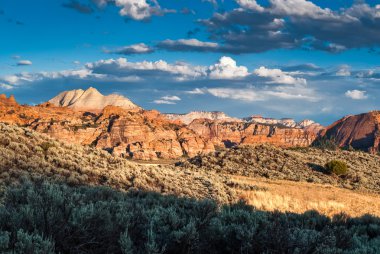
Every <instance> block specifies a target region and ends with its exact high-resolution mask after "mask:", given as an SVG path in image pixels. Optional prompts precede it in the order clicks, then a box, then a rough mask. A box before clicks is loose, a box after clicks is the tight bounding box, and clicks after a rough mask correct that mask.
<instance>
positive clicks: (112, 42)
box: [0, 0, 380, 125]
mask: <svg viewBox="0 0 380 254" xmlns="http://www.w3.org/2000/svg"><path fill="white" fill-rule="evenodd" d="M0 31H1V33H2V36H1V39H0V93H5V94H7V95H10V94H14V95H15V97H16V99H17V101H19V102H20V103H24V104H31V105H35V104H39V103H42V102H45V101H47V100H49V99H51V98H52V97H54V96H56V95H57V94H59V93H60V92H62V91H65V90H72V89H79V88H81V89H87V88H88V87H95V88H97V89H98V90H99V91H100V92H102V93H103V94H110V93H118V94H121V95H124V96H126V97H128V98H129V99H131V100H132V101H133V102H135V103H136V104H138V105H140V106H142V107H143V108H146V109H157V110H159V111H161V112H167V113H186V112H189V111H193V110H204V111H223V112H225V113H227V114H229V115H231V116H234V117H247V116H250V115H262V116H264V117H273V118H288V117H290V118H295V119H296V120H298V121H300V120H302V119H312V120H314V121H317V122H319V123H321V124H324V125H328V124H331V123H332V122H334V121H335V120H337V119H339V118H341V117H343V116H345V115H348V114H358V113H362V112H367V111H370V110H376V109H379V108H380V105H379V104H380V103H379V99H380V87H379V86H380V62H379V60H380V48H379V46H380V0H371V1H364V0H361V1H351V0H336V1H323V0H310V1H306V0H257V1H255V0H224V1H221V0H51V1H46V0H34V1H30V0H0Z"/></svg>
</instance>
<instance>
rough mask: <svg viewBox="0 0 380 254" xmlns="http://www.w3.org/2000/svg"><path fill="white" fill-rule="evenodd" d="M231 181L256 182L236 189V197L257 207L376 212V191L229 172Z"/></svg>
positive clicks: (378, 213)
mask: <svg viewBox="0 0 380 254" xmlns="http://www.w3.org/2000/svg"><path fill="white" fill-rule="evenodd" d="M231 177H232V180H233V181H234V182H237V183H239V184H244V185H253V186H256V188H254V189H253V190H238V193H239V197H240V198H242V199H244V200H246V201H247V203H248V204H250V205H252V206H254V207H256V208H257V209H259V210H265V211H275V210H278V211H281V212H293V213H304V212H306V211H308V210H316V211H318V212H319V213H321V214H324V215H326V216H333V215H336V214H339V213H345V214H347V215H350V216H352V217H359V216H362V215H364V214H371V215H375V216H380V195H378V194H373V193H366V192H359V191H352V190H347V189H343V188H337V187H334V186H331V185H327V184H314V183H305V182H294V181H286V180H268V179H262V178H250V177H242V176H231Z"/></svg>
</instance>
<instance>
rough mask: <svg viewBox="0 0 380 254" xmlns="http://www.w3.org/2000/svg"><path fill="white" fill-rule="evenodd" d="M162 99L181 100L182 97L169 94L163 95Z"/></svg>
mask: <svg viewBox="0 0 380 254" xmlns="http://www.w3.org/2000/svg"><path fill="white" fill-rule="evenodd" d="M161 99H163V100H166V101H180V100H181V98H179V97H178V96H175V95H173V96H169V95H167V96H164V97H161Z"/></svg>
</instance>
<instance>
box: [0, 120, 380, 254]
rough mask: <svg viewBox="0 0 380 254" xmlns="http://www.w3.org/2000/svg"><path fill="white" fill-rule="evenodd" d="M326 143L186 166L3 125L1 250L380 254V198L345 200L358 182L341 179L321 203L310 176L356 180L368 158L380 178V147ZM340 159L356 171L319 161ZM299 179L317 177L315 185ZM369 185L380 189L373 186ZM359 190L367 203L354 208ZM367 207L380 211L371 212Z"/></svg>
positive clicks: (223, 154)
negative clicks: (138, 159) (377, 152)
mask: <svg viewBox="0 0 380 254" xmlns="http://www.w3.org/2000/svg"><path fill="white" fill-rule="evenodd" d="M321 153H322V151H321V150H318V149H280V148H274V147H269V146H257V147H239V148H233V149H230V150H222V151H218V152H216V153H214V154H209V155H205V156H197V157H194V158H191V159H188V160H186V161H183V162H180V163H178V164H177V166H174V165H170V164H165V165H159V164H156V165H154V164H152V165H149V164H137V163H135V162H130V161H127V160H125V159H122V158H117V157H114V156H112V155H110V154H109V153H107V152H105V151H102V150H98V149H95V148H92V147H89V146H79V145H69V144H66V143H63V142H60V141H57V140H54V139H51V138H49V137H48V136H46V135H44V134H40V133H37V132H34V131H32V130H30V129H26V128H20V127H15V126H12V125H6V124H0V158H1V160H0V170H1V173H0V184H1V185H0V186H1V199H0V200H1V202H0V252H2V253H378V252H379V251H380V219H379V218H378V217H373V216H372V215H378V214H377V213H376V212H373V209H377V206H373V205H372V206H371V203H370V202H367V201H368V200H370V201H373V202H376V201H377V200H379V199H378V196H376V197H373V198H372V197H371V196H360V194H358V193H357V194H355V195H357V196H352V198H351V199H346V200H345V198H346V197H348V196H349V195H350V194H349V192H350V191H348V190H345V192H347V193H344V195H343V194H342V193H343V192H342V189H340V190H341V191H339V188H335V189H334V192H332V191H331V190H327V191H328V192H329V193H337V195H339V198H340V200H337V201H334V200H331V197H326V198H325V199H323V200H322V199H321V200H320V201H315V200H316V199H318V195H319V196H324V195H325V193H322V192H321V193H319V192H317V191H316V190H317V189H310V188H311V184H315V183H307V182H310V180H308V179H309V178H307V177H310V176H311V177H315V179H317V180H319V181H320V182H321V183H332V184H334V185H337V186H339V187H342V186H343V187H347V186H345V185H343V184H345V181H348V183H350V182H349V181H350V180H349V179H351V178H352V177H353V176H352V174H353V173H354V172H355V171H354V167H353V166H354V165H356V164H353V163H354V160H355V159H359V158H361V157H360V156H363V158H364V159H363V158H362V162H364V164H363V165H364V166H365V167H368V168H370V166H374V167H373V168H372V169H370V170H369V171H368V172H373V176H376V172H378V171H377V170H378V168H377V167H376V162H375V161H374V160H375V159H376V158H377V157H373V156H371V155H369V154H364V153H357V154H356V156H357V157H354V155H352V154H349V152H346V151H344V152H342V153H343V155H342V154H339V153H337V154H329V155H326V156H325V157H322V158H320V157H318V156H322V155H321ZM329 153H334V152H332V151H329ZM276 156H277V157H276ZM366 156H367V157H366ZM349 157H351V159H349ZM318 158H319V159H318ZM335 158H336V159H337V160H342V161H344V162H345V163H347V165H348V173H347V175H344V176H337V175H336V174H329V173H328V172H327V171H326V169H325V168H324V166H321V167H322V168H323V170H322V169H321V170H318V169H319V168H313V167H312V166H310V165H309V164H308V163H311V162H312V161H313V162H315V163H316V164H315V165H325V163H326V162H329V161H331V160H332V159H335ZM271 160H272V161H271ZM287 160H289V161H288V162H286V161H287ZM285 162H286V163H285ZM283 163H285V166H284V164H283ZM287 163H289V164H287ZM275 164H276V165H277V166H275ZM278 165H281V168H282V169H281V170H278V168H279V167H278ZM364 166H363V167H364ZM291 169H293V170H294V171H291ZM302 170H303V171H302ZM361 170H362V171H364V169H361ZM286 172H288V173H289V172H290V174H287V173H286ZM359 172H361V171H359ZM244 175H247V176H248V177H244ZM286 176H288V177H286ZM296 176H298V178H297V177H296ZM258 179H266V180H268V181H273V182H271V183H265V182H263V181H262V180H261V181H259V180H258ZM271 179H272V180H271ZM278 179H287V180H291V181H287V182H286V181H284V180H281V181H283V182H280V181H279V180H278ZM325 179H327V180H325ZM374 179H375V180H376V179H377V178H374ZM317 180H316V181H315V182H318V181H317ZM297 181H305V182H304V183H302V184H304V185H305V186H303V188H304V189H302V188H301V189H300V184H301V183H298V182H297ZM289 182H291V183H293V184H296V185H297V186H295V187H294V188H291V187H290V186H289ZM362 183H364V182H361V183H360V184H362ZM273 185H278V186H279V187H277V189H276V188H273ZM280 186H281V187H283V189H281V188H280ZM321 186H322V185H321ZM321 186H319V187H321ZM323 186H326V188H328V186H330V185H323ZM317 187H318V186H317ZM319 187H318V188H319ZM352 187H353V186H351V185H350V188H352ZM359 187H361V186H360V185H359V186H358V188H359ZM321 188H322V187H321ZM323 188H324V187H323ZM347 188H348V187H347ZM295 189H297V192H302V193H305V195H310V193H315V194H314V195H315V196H313V195H310V196H308V197H307V199H308V200H309V202H304V201H303V200H302V197H300V196H299V194H298V196H297V195H295V194H294V193H292V191H293V192H294V191H295ZM306 189H308V190H310V192H307V191H305V190H306ZM364 189H365V190H368V191H369V190H372V191H374V192H376V191H377V189H376V188H374V187H373V186H372V185H365V186H364ZM318 190H319V189H318ZM334 195H335V194H334ZM353 195H354V194H353ZM368 195H369V194H368ZM373 195H377V194H373ZM303 199H306V198H303ZM342 199H343V200H345V201H346V203H344V202H341V200H342ZM353 200H354V201H355V202H356V203H357V206H353V207H354V209H351V208H350V203H349V202H353ZM360 205H362V206H363V208H362V209H361V212H360V211H359V212H358V211H357V207H358V206H360ZM345 208H349V209H345ZM371 208H372V210H371ZM350 209H351V210H350ZM308 210H317V211H308ZM289 211H291V212H289ZM318 211H319V212H318ZM340 211H345V212H347V214H348V215H347V214H343V213H340ZM293 212H294V213H293ZM367 212H368V213H371V214H372V215H363V214H364V213H367ZM350 215H351V216H361V217H350Z"/></svg>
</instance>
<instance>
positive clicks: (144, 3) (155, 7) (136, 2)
mask: <svg viewBox="0 0 380 254" xmlns="http://www.w3.org/2000/svg"><path fill="white" fill-rule="evenodd" d="M93 2H95V3H96V4H97V5H98V6H99V7H105V6H106V5H107V4H108V3H110V4H114V5H116V6H117V7H119V8H120V11H119V14H120V16H124V17H129V18H132V19H135V20H145V19H149V18H150V17H151V16H152V15H163V14H164V13H167V12H173V10H166V9H161V7H160V5H159V4H158V2H157V1H156V0H93Z"/></svg>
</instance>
